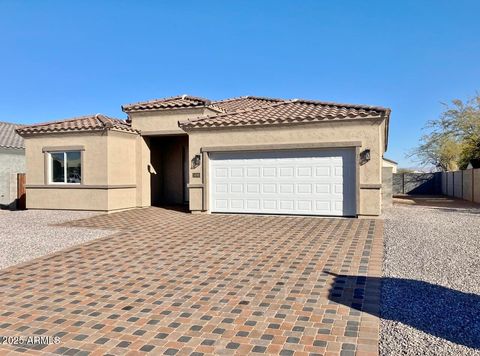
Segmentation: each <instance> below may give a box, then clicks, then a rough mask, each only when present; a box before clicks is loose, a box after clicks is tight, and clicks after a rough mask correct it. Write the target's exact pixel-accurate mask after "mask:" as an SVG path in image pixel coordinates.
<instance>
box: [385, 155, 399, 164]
mask: <svg viewBox="0 0 480 356" xmlns="http://www.w3.org/2000/svg"><path fill="white" fill-rule="evenodd" d="M383 160H384V161H387V162H390V163H393V164H397V165H398V162H395V161H394V160H391V159H389V158H386V157H383Z"/></svg>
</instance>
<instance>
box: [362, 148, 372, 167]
mask: <svg viewBox="0 0 480 356" xmlns="http://www.w3.org/2000/svg"><path fill="white" fill-rule="evenodd" d="M368 161H370V148H366V149H365V150H363V151H362V152H361V153H360V164H365V163H367V162H368Z"/></svg>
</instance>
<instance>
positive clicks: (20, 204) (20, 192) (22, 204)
mask: <svg viewBox="0 0 480 356" xmlns="http://www.w3.org/2000/svg"><path fill="white" fill-rule="evenodd" d="M25 178H26V176H25V173H17V209H18V210H25V209H26V208H27V204H26V203H27V199H26V193H27V192H26V189H25V183H26V179H25Z"/></svg>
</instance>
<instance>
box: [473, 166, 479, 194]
mask: <svg viewBox="0 0 480 356" xmlns="http://www.w3.org/2000/svg"><path fill="white" fill-rule="evenodd" d="M472 176H473V177H472V182H473V184H472V188H473V193H472V196H473V201H474V202H475V203H480V168H477V169H474V170H473V172H472Z"/></svg>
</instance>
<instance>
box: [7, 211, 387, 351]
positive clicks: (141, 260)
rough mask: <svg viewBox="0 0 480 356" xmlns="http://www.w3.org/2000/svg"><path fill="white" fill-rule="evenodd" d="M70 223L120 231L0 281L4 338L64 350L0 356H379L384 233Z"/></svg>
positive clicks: (235, 224)
mask: <svg viewBox="0 0 480 356" xmlns="http://www.w3.org/2000/svg"><path fill="white" fill-rule="evenodd" d="M68 224H69V225H71V226H84V227H96V228H108V229H115V230H117V231H118V232H117V233H115V234H114V235H111V236H108V237H105V238H102V239H99V240H95V241H94V242H90V243H87V244H84V245H81V246H77V247H75V248H72V249H69V250H66V251H62V252H58V253H55V254H53V255H50V256H46V257H43V258H39V259H36V260H33V261H31V262H30V263H27V264H23V265H19V266H16V267H13V268H9V269H6V270H3V271H2V272H1V273H0V305H1V310H0V335H3V336H19V337H20V336H22V337H27V336H51V337H53V336H57V337H60V343H58V344H48V345H35V346H31V345H16V346H9V345H1V346H0V353H3V354H4V353H5V351H11V354H16V353H17V352H28V353H43V352H46V353H58V354H66V355H73V354H76V355H83V354H85V355H86V354H88V353H90V354H92V355H97V354H98V355H100V354H113V355H120V354H132V355H133V354H139V353H148V352H150V353H152V354H155V355H157V354H166V355H174V354H177V355H187V354H189V355H200V354H222V355H227V354H249V353H259V354H261V353H265V354H272V353H273V354H281V355H290V354H295V355H297V354H298V355H303V354H315V353H316V354H326V355H337V354H342V355H353V354H355V353H356V354H358V355H367V354H372V355H373V354H377V353H378V329H379V322H378V318H377V317H376V316H375V315H378V300H379V287H380V285H379V279H378V278H372V279H370V278H369V277H379V276H380V275H381V263H382V249H383V243H382V233H383V230H382V229H383V223H382V221H380V220H367V219H366V220H363V219H358V220H357V219H322V218H312V217H279V216H246V215H191V214H186V213H182V212H177V211H173V210H166V209H161V208H148V209H140V210H131V211H126V212H120V213H115V214H110V215H101V216H96V217H93V218H90V219H86V220H79V221H75V222H70V223H68ZM365 277H366V278H365ZM362 308H368V312H361V311H359V310H362ZM9 341H12V340H11V339H10V340H9ZM30 341H31V340H30Z"/></svg>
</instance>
